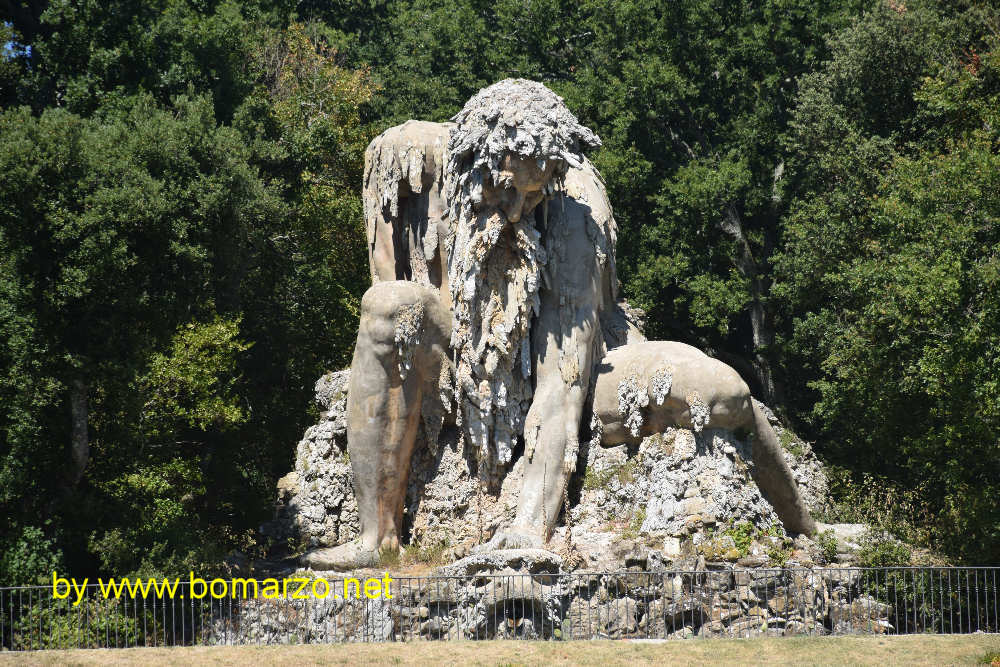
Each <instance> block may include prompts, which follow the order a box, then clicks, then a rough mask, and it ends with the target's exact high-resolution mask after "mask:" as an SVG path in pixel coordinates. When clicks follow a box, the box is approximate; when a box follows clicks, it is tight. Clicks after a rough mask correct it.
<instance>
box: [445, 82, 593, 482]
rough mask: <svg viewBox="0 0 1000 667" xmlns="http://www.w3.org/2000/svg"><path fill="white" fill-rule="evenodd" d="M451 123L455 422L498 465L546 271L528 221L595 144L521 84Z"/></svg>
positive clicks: (497, 91) (535, 86) (493, 94)
mask: <svg viewBox="0 0 1000 667" xmlns="http://www.w3.org/2000/svg"><path fill="white" fill-rule="evenodd" d="M452 120H453V121H455V126H454V128H453V129H452V130H451V134H450V137H449V141H448V160H447V167H446V170H445V203H446V206H447V208H448V212H447V216H448V219H449V223H450V233H449V236H448V241H447V243H448V251H449V257H448V278H449V288H450V291H451V297H452V306H453V309H454V313H455V319H454V323H453V330H452V347H453V348H454V349H455V351H456V353H457V362H458V363H457V366H456V369H455V370H456V375H457V382H456V398H457V399H458V403H459V413H458V414H459V417H460V419H463V420H464V422H465V423H464V426H465V432H466V434H467V435H469V437H470V438H471V439H472V440H473V442H474V443H475V444H477V445H478V446H479V449H480V452H481V454H482V455H484V456H485V457H486V458H487V460H489V461H491V462H492V461H493V460H494V459H496V460H498V461H499V462H500V463H506V462H508V461H509V460H510V456H511V449H512V443H513V440H514V438H515V437H516V436H518V435H521V433H522V431H523V427H524V417H525V415H526V414H527V411H528V407H530V403H531V395H532V391H531V382H530V379H529V376H530V373H531V352H530V330H531V320H532V317H533V315H534V314H536V313H537V312H538V308H539V298H538V289H539V284H540V279H541V266H542V265H543V264H544V263H545V261H546V257H545V251H544V249H543V248H542V246H541V244H540V242H539V241H540V238H541V237H540V233H539V230H538V229H537V228H536V225H535V220H534V216H533V213H532V212H533V211H534V209H535V207H536V206H537V205H538V204H539V203H540V202H541V201H542V199H543V198H544V197H545V195H546V194H551V193H553V192H554V191H555V188H554V185H555V183H556V182H558V181H559V180H561V176H562V175H563V174H565V173H566V170H567V169H569V168H570V167H572V166H579V165H580V163H581V162H582V160H583V151H584V150H586V149H589V148H595V147H597V146H600V143H601V142H600V139H598V137H597V135H596V134H594V133H593V132H592V131H591V130H589V129H588V128H586V127H584V126H583V125H581V124H580V122H579V121H578V120H577V118H576V116H574V115H573V114H572V113H571V112H570V110H569V109H568V108H566V105H565V103H564V102H563V100H562V98H561V97H559V96H558V95H556V94H555V93H553V92H552V91H551V90H549V89H548V88H546V87H545V86H543V85H542V84H540V83H536V82H534V81H526V80H524V79H505V80H503V81H500V82H499V83H496V84H493V85H492V86H489V87H488V88H484V89H483V90H481V91H479V93H477V94H476V95H475V96H473V97H472V99H470V100H469V101H468V102H467V103H466V105H465V107H464V108H463V109H462V110H461V111H460V112H459V113H458V114H456V115H455V117H454V118H453V119H452ZM491 445H492V447H491Z"/></svg>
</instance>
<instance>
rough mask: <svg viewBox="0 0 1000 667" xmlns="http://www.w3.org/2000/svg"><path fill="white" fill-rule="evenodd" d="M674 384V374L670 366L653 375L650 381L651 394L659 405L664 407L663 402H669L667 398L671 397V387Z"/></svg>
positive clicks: (659, 369)
mask: <svg viewBox="0 0 1000 667" xmlns="http://www.w3.org/2000/svg"><path fill="white" fill-rule="evenodd" d="M673 383H674V372H673V369H672V368H670V367H669V366H663V367H662V368H658V369H657V370H656V372H655V373H653V377H652V379H651V380H650V381H649V393H650V397H651V398H652V399H653V400H654V401H655V402H656V404H657V405H663V401H665V400H667V396H669V395H670V387H671V386H672V385H673Z"/></svg>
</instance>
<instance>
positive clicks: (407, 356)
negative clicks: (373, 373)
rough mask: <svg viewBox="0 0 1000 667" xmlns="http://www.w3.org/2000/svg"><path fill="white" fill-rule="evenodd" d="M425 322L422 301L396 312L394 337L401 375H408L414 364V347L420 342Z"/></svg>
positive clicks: (401, 307) (403, 376)
mask: <svg viewBox="0 0 1000 667" xmlns="http://www.w3.org/2000/svg"><path fill="white" fill-rule="evenodd" d="M423 324H424V306H423V304H421V303H413V304H407V305H405V306H400V308H399V310H398V311H397V312H396V322H395V326H394V331H393V338H394V340H395V342H396V352H397V353H398V359H399V375H400V377H402V378H405V377H406V374H407V373H408V372H409V370H410V368H411V367H412V366H413V348H414V347H415V346H416V345H417V344H418V339H419V337H420V331H421V329H422V328H423Z"/></svg>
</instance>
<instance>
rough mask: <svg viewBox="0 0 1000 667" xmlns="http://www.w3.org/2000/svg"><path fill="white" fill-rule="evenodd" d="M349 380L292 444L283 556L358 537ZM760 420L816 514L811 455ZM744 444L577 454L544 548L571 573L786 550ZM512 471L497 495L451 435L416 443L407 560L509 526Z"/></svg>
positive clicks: (673, 444) (468, 547) (662, 437)
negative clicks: (646, 554) (640, 552)
mask: <svg viewBox="0 0 1000 667" xmlns="http://www.w3.org/2000/svg"><path fill="white" fill-rule="evenodd" d="M349 377H350V371H346V370H345V371H339V372H336V373H328V374H327V375H325V376H324V377H322V378H321V379H320V380H319V381H318V382H317V384H316V401H317V403H318V404H319V406H320V407H321V408H322V410H323V412H322V415H321V418H320V421H319V423H318V424H316V425H315V426H312V427H310V428H309V429H308V430H307V431H306V433H305V435H304V437H303V439H302V441H301V442H300V443H299V445H298V450H297V456H296V464H295V470H294V471H293V472H292V473H290V474H288V475H286V476H285V477H284V478H282V480H281V481H280V482H279V485H278V491H279V492H278V503H277V509H276V514H275V519H274V520H273V521H272V522H270V523H269V524H267V525H265V526H263V527H262V531H263V532H264V533H265V534H266V535H269V536H270V537H272V538H273V539H274V540H275V541H276V542H277V543H278V544H279V546H280V547H284V548H285V549H286V554H290V553H294V552H301V551H303V550H306V549H313V548H317V547H325V546H335V545H338V544H343V543H345V542H347V541H349V540H350V539H352V538H353V537H355V536H356V535H357V533H358V514H357V505H356V503H355V501H354V492H353V489H352V482H351V479H352V472H351V466H350V459H349V457H348V453H347V442H346V431H347V423H346V418H345V410H346V402H347V385H348V380H349ZM767 412H768V414H769V417H770V418H771V419H772V423H773V424H774V426H775V430H776V431H778V433H779V436H780V437H781V441H782V443H783V444H784V445H785V448H786V451H785V456H786V459H787V460H788V462H789V464H790V465H791V466H792V469H793V471H794V472H795V475H796V478H797V480H798V483H799V486H800V489H801V491H802V494H803V496H804V498H805V499H806V502H807V504H808V505H809V506H810V509H812V510H814V511H817V510H822V509H824V503H825V502H826V495H827V486H826V477H825V475H824V474H823V470H822V467H821V466H820V464H819V462H818V461H817V460H816V457H815V456H814V455H813V453H812V450H811V448H810V447H809V445H808V444H807V443H804V442H801V441H799V440H798V439H796V438H794V436H792V435H791V434H790V432H785V431H784V429H783V428H782V427H781V425H780V423H778V421H777V420H776V419H773V415H770V411H767ZM419 437H421V438H423V434H422V433H421V435H420V436H419ZM752 447H753V444H752V442H750V441H749V440H747V439H740V438H737V437H736V435H734V434H733V433H731V432H728V431H724V430H719V429H705V430H703V431H702V432H700V433H695V432H693V431H691V430H689V429H680V428H671V429H668V430H667V431H666V432H664V433H662V434H657V435H654V436H651V437H649V438H646V439H645V440H643V442H642V443H641V444H640V446H639V447H638V448H637V449H636V448H633V449H632V450H630V449H629V448H628V447H627V446H625V445H620V446H617V447H611V448H604V447H599V446H598V447H593V446H592V447H589V448H588V447H586V446H582V447H581V451H580V456H579V460H578V464H577V474H576V475H575V476H574V478H573V480H572V481H571V483H570V491H569V494H568V498H567V501H568V507H567V508H566V509H568V512H566V511H564V512H563V516H562V521H561V524H562V525H560V526H559V527H558V528H557V529H556V531H555V533H554V534H553V535H552V536H551V539H550V542H549V545H548V547H549V548H550V549H552V550H554V551H558V552H559V553H561V554H562V555H563V556H564V557H565V559H566V562H565V567H566V569H569V570H572V569H575V568H580V567H585V568H588V569H607V570H617V569H620V568H621V567H622V565H623V563H624V560H623V559H624V558H625V557H626V555H627V554H629V553H632V552H633V551H635V550H636V549H646V550H649V549H650V548H653V549H657V550H659V551H660V552H661V553H662V555H663V558H664V559H666V560H667V561H669V560H670V559H676V558H680V557H683V556H685V555H697V554H699V553H701V554H704V555H706V556H707V557H708V558H709V559H710V560H728V561H730V562H733V561H736V560H738V559H740V558H743V557H746V556H748V555H751V552H752V551H756V554H755V555H757V556H761V555H763V556H765V560H766V555H767V554H768V553H776V554H777V553H778V552H780V551H781V550H782V549H784V550H785V551H788V550H789V548H790V546H791V545H790V543H789V544H785V543H784V540H785V538H786V536H785V533H784V531H783V529H782V527H781V523H780V522H779V521H778V518H777V516H776V515H775V514H774V510H773V509H772V508H771V505H770V504H769V503H768V502H767V499H766V498H765V497H763V496H762V494H761V492H760V490H759V489H758V487H757V485H756V483H755V482H754V481H753V462H752V460H753V458H752ZM522 465H523V462H522V458H521V457H516V459H515V462H514V464H513V465H512V467H511V469H510V470H509V471H508V472H507V474H506V476H505V477H504V481H503V483H502V485H501V486H500V488H496V489H490V488H488V487H487V486H486V485H484V484H483V483H481V482H480V479H479V477H478V476H477V475H476V472H475V471H476V461H475V454H474V452H472V451H469V450H468V449H465V448H463V446H462V445H461V444H460V443H459V439H458V437H457V431H456V430H455V429H454V428H453V427H452V428H449V427H448V426H445V428H444V429H443V430H442V432H441V435H440V437H439V438H438V443H437V447H436V448H431V447H428V446H426V444H425V443H418V446H417V449H416V453H415V454H414V460H413V462H412V464H411V474H410V480H409V486H408V490H407V500H406V508H405V510H404V530H405V531H408V535H404V542H405V543H407V544H409V545H410V547H409V549H410V550H411V552H420V553H422V554H425V555H426V554H431V553H432V554H433V558H431V560H435V561H441V560H445V561H449V560H455V559H458V558H461V557H462V556H465V555H466V554H468V553H470V552H471V551H472V549H473V548H474V547H475V546H476V545H479V544H483V543H485V542H486V541H488V540H489V538H490V537H491V536H492V535H493V534H494V533H495V532H496V531H497V530H501V529H502V528H504V527H505V526H507V525H509V524H510V522H511V521H512V519H513V516H514V512H515V509H516V504H517V496H518V494H519V493H520V489H521V476H522V473H521V468H522ZM789 553H790V552H789ZM787 555H788V554H784V555H783V556H782V555H781V554H778V556H777V557H778V560H782V558H787ZM427 559H428V558H422V560H427Z"/></svg>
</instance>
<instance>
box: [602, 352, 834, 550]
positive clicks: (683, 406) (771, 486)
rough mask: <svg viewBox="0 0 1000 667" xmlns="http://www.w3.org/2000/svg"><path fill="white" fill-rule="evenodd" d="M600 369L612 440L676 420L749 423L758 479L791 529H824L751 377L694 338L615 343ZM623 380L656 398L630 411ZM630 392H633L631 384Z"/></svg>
mask: <svg viewBox="0 0 1000 667" xmlns="http://www.w3.org/2000/svg"><path fill="white" fill-rule="evenodd" d="M597 373H598V375H597V378H596V382H595V384H594V406H593V409H594V414H595V415H596V416H597V418H598V420H599V421H600V423H601V426H602V429H603V442H604V444H608V445H612V444H617V443H621V442H637V441H638V440H639V439H640V438H642V437H645V436H647V435H652V434H654V433H660V432H662V431H663V430H664V429H665V428H666V427H668V426H680V427H684V428H696V429H698V430H700V429H701V428H702V426H708V427H711V428H725V429H730V430H734V429H740V428H746V429H748V430H750V431H751V432H753V433H754V435H755V436H756V438H755V439H754V443H753V462H754V479H755V481H756V482H757V485H758V486H760V488H761V490H762V491H763V492H764V493H765V494H766V495H767V497H768V500H770V501H771V505H772V506H773V507H774V510H775V513H776V514H777V515H778V518H780V519H781V521H782V523H783V524H784V525H785V528H786V529H787V530H788V531H790V532H794V533H807V534H808V533H812V532H814V531H815V530H816V523H815V521H814V520H813V518H812V517H811V516H810V515H809V510H808V508H806V506H805V502H804V501H803V500H802V496H801V494H799V490H798V486H797V485H796V483H795V477H794V475H793V474H792V470H791V468H789V466H788V464H787V463H786V462H785V459H784V457H783V456H782V455H781V445H780V443H779V442H778V438H777V436H776V435H775V433H774V429H772V428H771V425H770V423H768V421H767V418H766V417H764V414H763V412H762V411H761V409H760V407H759V406H758V405H757V404H756V403H755V402H754V400H753V399H752V398H751V396H750V389H749V388H748V387H747V386H746V383H745V382H743V380H742V379H741V378H740V376H739V374H738V373H737V372H736V371H735V370H733V369H732V368H731V367H729V366H728V365H726V364H724V363H722V362H721V361H719V360H717V359H712V358H711V357H709V356H707V355H706V354H704V353H703V352H701V351H700V350H698V349H696V348H693V347H691V346H690V345H685V344H683V343H677V342H671V341H648V342H645V343H637V344H632V345H625V346H622V347H619V348H616V349H614V350H612V351H610V352H609V353H608V354H607V355H606V356H605V357H604V359H602V360H601V362H600V363H599V364H598V371H597ZM656 376H659V380H658V383H659V385H658V388H659V391H660V392H663V391H664V387H667V390H666V393H665V394H663V395H662V402H659V401H658V400H657V399H658V398H659V397H658V396H656V394H657V387H656V386H654V384H656V383H654V377H656ZM623 388H624V389H626V390H628V389H629V388H633V389H637V390H638V391H639V392H641V393H643V394H645V398H646V399H647V400H648V404H647V405H645V406H639V405H638V404H636V405H635V406H633V407H632V408H627V409H626V411H625V413H624V414H623V413H622V412H620V409H621V404H620V401H619V395H620V393H621V392H622V389H623ZM624 393H625V395H626V396H628V395H629V393H628V391H625V392H624ZM633 402H635V401H633ZM632 410H638V412H637V413H633V412H632ZM630 415H632V420H631V422H630V421H629V419H628V417H629V416H630ZM636 417H639V418H641V421H639V420H637V419H636Z"/></svg>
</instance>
